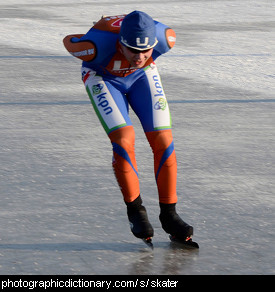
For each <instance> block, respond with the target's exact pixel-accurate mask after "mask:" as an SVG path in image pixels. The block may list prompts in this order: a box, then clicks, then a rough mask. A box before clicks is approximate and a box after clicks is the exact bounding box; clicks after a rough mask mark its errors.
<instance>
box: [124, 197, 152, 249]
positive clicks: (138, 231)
mask: <svg viewBox="0 0 275 292" xmlns="http://www.w3.org/2000/svg"><path fill="white" fill-rule="evenodd" d="M141 204H142V200H141V198H140V196H139V197H138V198H137V199H136V200H135V201H133V202H131V203H126V205H127V215H128V219H129V223H130V228H131V231H132V233H133V234H134V236H136V237H137V238H141V239H143V241H146V242H148V243H149V244H151V243H152V241H151V239H152V237H153V235H154V230H153V227H152V225H151V224H150V222H149V220H148V216H147V212H146V209H145V207H144V206H142V205H141Z"/></svg>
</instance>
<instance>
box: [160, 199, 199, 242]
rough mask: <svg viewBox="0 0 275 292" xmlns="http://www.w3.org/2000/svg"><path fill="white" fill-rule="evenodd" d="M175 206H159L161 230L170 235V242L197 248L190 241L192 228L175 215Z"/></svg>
mask: <svg viewBox="0 0 275 292" xmlns="http://www.w3.org/2000/svg"><path fill="white" fill-rule="evenodd" d="M175 205H176V204H160V207H161V213H160V215H159V219H160V222H161V226H162V228H163V230H164V231H165V232H166V233H168V234H170V239H171V241H175V242H180V243H184V244H186V245H189V246H192V247H197V248H198V247H199V246H198V244H197V243H196V242H193V241H192V236H193V227H192V226H190V225H189V224H187V223H186V222H184V221H183V220H182V219H181V218H180V216H179V215H178V214H177V213H176V208H175Z"/></svg>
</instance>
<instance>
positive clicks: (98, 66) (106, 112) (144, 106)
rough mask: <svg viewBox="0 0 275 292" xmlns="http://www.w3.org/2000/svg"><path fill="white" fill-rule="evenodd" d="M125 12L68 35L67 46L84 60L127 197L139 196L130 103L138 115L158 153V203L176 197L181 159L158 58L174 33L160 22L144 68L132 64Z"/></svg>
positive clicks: (85, 74)
mask: <svg viewBox="0 0 275 292" xmlns="http://www.w3.org/2000/svg"><path fill="white" fill-rule="evenodd" d="M123 18H124V15H120V16H112V17H104V18H102V19H101V20H100V21H98V22H97V23H96V24H95V25H94V26H93V27H92V28H91V29H90V30H89V31H88V32H87V33H86V34H85V35H69V36H67V37H65V38H64V45H65V47H66V49H67V50H68V51H69V52H70V53H71V54H72V55H73V56H75V57H77V58H79V59H81V60H82V61H83V63H82V80H83V82H84V84H85V88H86V90H87V93H88V95H89V98H90V100H91V103H92V105H93V107H94V109H95V112H96V114H97V116H98V118H99V120H100V122H101V124H102V126H103V128H104V129H105V131H106V133H107V135H108V137H109V138H110V141H111V143H112V147H113V168H114V172H115V176H116V178H117V181H118V184H119V186H120V188H121V191H122V194H123V197H124V201H125V202H127V203H130V202H132V201H134V200H135V199H136V198H137V197H138V196H139V195H140V187H139V178H138V168H137V162H136V158H135V132H134V128H133V125H132V122H131V120H130V117H129V105H130V106H131V108H132V109H133V111H134V112H135V113H136V115H137V116H138V118H139V120H140V122H141V124H142V127H143V129H144V132H145V134H146V137H147V139H148V141H149V143H150V146H151V148H152V151H153V155H154V171H155V178H156V183H157V187H158V193H159V202H160V203H164V204H174V203H176V202H177V194H176V183H177V162H176V154H175V149H174V143H173V137H172V131H171V117H170V111H169V106H168V102H167V99H166V96H165V93H164V90H163V87H162V83H161V79H160V76H159V73H158V70H157V67H156V65H155V63H154V60H155V59H156V58H157V57H159V56H160V55H162V54H164V53H166V52H167V51H169V50H170V49H171V48H172V47H173V46H174V43H175V37H176V36H175V32H174V31H173V30H172V29H171V28H169V27H167V26H165V25H164V24H162V23H160V22H157V21H155V26H156V32H157V39H158V43H157V45H156V46H155V47H154V50H153V53H152V56H151V58H150V59H148V61H147V63H146V64H145V66H144V68H141V69H136V68H131V66H130V64H129V63H128V61H127V60H126V59H125V57H124V56H123V54H122V52H121V51H120V48H119V46H118V41H119V40H118V33H119V29H120V25H121V22H122V20H123Z"/></svg>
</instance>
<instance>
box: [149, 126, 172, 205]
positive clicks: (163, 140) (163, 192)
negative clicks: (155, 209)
mask: <svg viewBox="0 0 275 292" xmlns="http://www.w3.org/2000/svg"><path fill="white" fill-rule="evenodd" d="M146 136H147V139H148V141H149V143H150V145H151V148H152V151H153V154H154V169H155V178H156V182H157V187H158V193H159V202H160V203H164V204H174V203H176V202H177V190H176V185H177V161H176V154H175V149H174V143H173V137H172V131H171V130H161V131H154V132H147V133H146Z"/></svg>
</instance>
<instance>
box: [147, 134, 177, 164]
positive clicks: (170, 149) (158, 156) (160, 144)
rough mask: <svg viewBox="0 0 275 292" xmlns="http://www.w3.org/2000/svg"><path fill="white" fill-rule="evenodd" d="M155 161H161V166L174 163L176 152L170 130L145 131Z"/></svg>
mask: <svg viewBox="0 0 275 292" xmlns="http://www.w3.org/2000/svg"><path fill="white" fill-rule="evenodd" d="M146 136H147V139H148V141H149V143H150V146H151V148H152V151H153V153H154V157H155V160H156V162H160V161H162V162H163V163H162V166H171V165H173V164H175V163H176V154H175V151H174V150H175V149H174V143H173V136H172V131H171V130H161V131H154V132H148V133H146Z"/></svg>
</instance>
